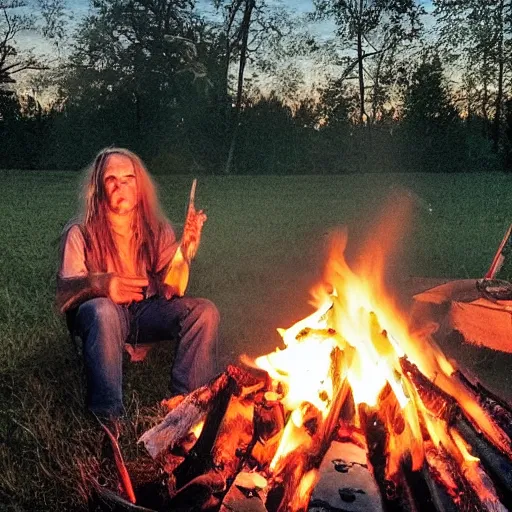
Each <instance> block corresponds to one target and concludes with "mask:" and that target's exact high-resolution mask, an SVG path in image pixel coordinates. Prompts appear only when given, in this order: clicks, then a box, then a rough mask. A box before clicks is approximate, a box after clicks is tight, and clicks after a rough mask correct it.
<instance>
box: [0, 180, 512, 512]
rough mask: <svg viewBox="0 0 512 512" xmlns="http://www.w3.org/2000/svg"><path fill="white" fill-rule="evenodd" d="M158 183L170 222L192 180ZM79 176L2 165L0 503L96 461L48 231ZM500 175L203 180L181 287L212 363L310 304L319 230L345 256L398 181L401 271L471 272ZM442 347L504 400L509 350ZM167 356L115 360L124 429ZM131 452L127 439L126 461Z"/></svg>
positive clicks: (490, 225) (480, 269) (46, 503)
mask: <svg viewBox="0 0 512 512" xmlns="http://www.w3.org/2000/svg"><path fill="white" fill-rule="evenodd" d="M157 182H158V184H159V186H160V195H161V199H162V202H163V205H164V208H165V211H166V212H167V214H168V216H169V218H170V219H171V221H174V222H176V224H179V223H180V222H182V221H183V215H184V208H185V203H186V199H187V196H188V190H189V186H190V182H191V179H190V178H189V177H184V176H180V177H174V176H173V177H171V176H168V177H164V176H159V177H157ZM78 184H79V176H78V175H77V174H74V173H65V172H58V173H57V172H45V173H43V172H25V171H19V172H18V171H0V190H1V197H2V200H1V201H0V219H1V222H0V247H1V250H0V375H1V377H0V391H1V395H0V397H1V398H0V405H1V407H0V475H1V477H0V508H1V509H2V510H3V509H4V508H5V509H7V510H13V511H14V510H70V509H72V508H74V507H78V506H79V505H80V503H81V499H82V498H81V490H80V468H82V470H83V469H84V468H89V469H90V468H93V469H94V467H95V464H97V460H98V458H99V457H100V453H99V447H98V436H99V433H97V432H96V431H95V430H94V429H92V428H91V424H90V423H89V420H88V419H87V417H86V415H85V414H84V413H83V410H82V396H83V380H82V373H81V361H80V359H79V358H78V357H77V355H76V353H75V351H74V348H73V347H72V345H71V343H70V341H69V337H68V335H67V333H66V330H65V328H64V323H63V321H62V319H61V318H60V317H59V316H58V315H57V314H56V312H55V309H54V306H53V296H54V275H55V271H56V255H57V245H58V238H59V234H60V232H61V229H62V227H63V226H64V224H65V223H66V222H67V220H68V219H69V218H70V217H72V216H73V215H74V213H75V212H76V211H77V208H78V204H77V199H76V197H77V191H78ZM510 185H512V177H511V176H506V175H502V174H485V175H483V174H461V175H450V174H439V175H422V174H409V175H389V174H372V175H347V176H298V177H275V176H274V177H201V178H200V179H199V184H198V189H197V194H196V202H197V205H198V206H200V207H203V208H204V209H205V210H206V212H207V214H208V216H209V219H208V222H207V224H206V226H205V228H204V232H203V241H202V245H201V248H200V251H199V254H198V257H197V260H196V262H195V263H194V267H193V273H192V279H191V283H190V288H189V294H191V295H197V296H205V297H208V298H210V299H212V300H213V301H214V302H215V303H216V304H217V305H218V307H219V309H220V312H221V315H222V327H221V340H222V346H221V362H222V364H225V363H227V362H231V361H233V362H236V361H237V358H238V356H239V355H240V354H242V353H248V354H250V355H258V354H262V353H265V352H268V351H271V350H273V349H274V347H275V346H276V345H278V344H279V339H278V336H277V334H276V332H275V329H276V327H287V326H289V325H290V324H291V323H292V322H294V321H295V320H298V319H299V318H302V317H304V316H305V315H306V314H307V313H309V312H311V307H310V306H309V305H308V299H309V296H308V290H309V288H310V286H311V285H312V284H314V282H315V281H316V280H317V279H318V277H319V275H320V272H321V265H322V261H323V257H324V252H323V250H324V247H325V241H326V237H327V234H328V233H329V232H330V231H331V230H332V229H333V228H335V227H336V226H339V225H347V226H348V227H349V253H350V250H351V248H353V247H356V246H357V244H358V243H359V241H360V240H362V239H363V238H364V236H366V235H368V234H371V229H372V222H371V219H372V217H373V215H374V213H375V212H376V211H377V210H378V207H379V205H380V204H382V202H383V200H384V199H385V198H386V197H387V196H388V195H389V193H390V191H391V190H396V188H397V187H399V186H402V187H407V189H408V190H410V191H411V192H412V193H414V194H415V197H416V205H417V206H416V210H415V216H414V219H413V222H412V227H411V229H410V230H409V231H408V233H407V236H406V239H405V251H404V259H403V261H402V263H401V270H402V273H403V275H404V276H408V275H417V276H439V277H444V276H446V277H453V278H465V277H480V276H482V275H483V274H484V272H485V270H486V268H487V267H488V265H489V263H490V261H491V259H492V256H493V253H494V250H495V248H496V246H497V244H498V243H499V241H500V239H501V237H502V236H503V233H504V231H505V229H506V228H507V226H508V225H509V224H510V222H511V221H512V215H511V212H512V194H511V193H510V188H509V186H510ZM447 350H448V351H449V352H450V355H453V356H455V357H457V359H459V360H460V361H461V362H462V363H463V364H465V365H467V366H469V367H470V369H471V370H473V371H474V372H476V373H477V374H479V375H481V376H482V379H483V380H484V382H486V383H487V384H488V385H489V386H490V387H491V388H492V389H494V390H496V391H497V392H498V393H500V394H501V395H502V396H506V397H507V398H508V399H510V398H511V397H512V391H510V388H511V386H510V383H511V379H510V377H509V374H510V370H511V369H512V357H510V356H506V355H502V354H494V353H490V351H486V350H482V349H476V348H473V347H469V346H463V347H458V346H456V347H454V346H450V347H447ZM169 363H170V359H169V357H164V356H162V357H161V356H160V355H159V352H158V351H157V353H156V355H155V354H152V353H151V354H150V357H149V360H147V361H146V362H144V363H142V364H138V365H129V367H128V368H127V372H126V379H125V401H126V404H127V407H128V412H129V415H130V416H131V418H132V420H133V422H134V432H133V439H134V438H135V435H136V433H137V429H139V430H140V428H141V427H142V426H143V425H144V422H145V421H148V418H149V417H150V416H151V414H152V411H154V408H155V405H156V403H157V402H158V401H159V400H160V399H161V398H164V397H165V394H166V392H167V384H168V378H169V372H168V365H169ZM139 433H140V431H139ZM126 442H128V441H126ZM133 444H134V443H133ZM130 450H132V451H130ZM137 450H140V448H136V447H133V446H132V447H131V448H128V452H127V453H128V458H130V457H131V458H134V457H136V456H138V455H140V454H139V452H137Z"/></svg>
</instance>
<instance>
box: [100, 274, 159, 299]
mask: <svg viewBox="0 0 512 512" xmlns="http://www.w3.org/2000/svg"><path fill="white" fill-rule="evenodd" d="M148 284H149V281H148V280H147V279H145V278H139V277H123V276H113V277H112V279H111V280H110V285H109V289H108V294H109V297H110V298H111V299H112V301H113V302H115V303H116V304H129V303H130V302H139V301H141V300H142V299H144V288H145V287H146V286H148Z"/></svg>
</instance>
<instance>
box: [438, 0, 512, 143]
mask: <svg viewBox="0 0 512 512" xmlns="http://www.w3.org/2000/svg"><path fill="white" fill-rule="evenodd" d="M433 4H434V5H435V11H434V15H435V16H436V17H437V19H438V24H439V41H440V45H441V47H442V48H443V49H444V50H445V51H446V52H447V54H448V57H449V58H451V59H452V61H453V62H454V63H455V64H457V65H458V66H459V69H460V70H461V72H462V76H463V86H464V88H465V95H466V100H467V101H466V104H467V110H468V112H472V113H477V114H478V115H480V116H482V117H483V118H484V120H486V121H488V125H489V127H490V130H489V131H490V134H491V137H492V140H493V143H494V147H495V149H496V150H497V149H498V148H499V144H500V136H501V132H502V127H503V122H504V115H503V104H504V101H505V97H504V90H505V84H506V83H507V81H509V80H510V79H511V78H512V65H511V57H512V53H511V52H512V0H493V1H485V2H482V1H481V0H457V1H454V0H433ZM470 103H471V104H470Z"/></svg>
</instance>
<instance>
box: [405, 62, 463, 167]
mask: <svg viewBox="0 0 512 512" xmlns="http://www.w3.org/2000/svg"><path fill="white" fill-rule="evenodd" d="M403 125H404V128H405V130H404V134H405V137H406V138H407V139H408V140H409V141H410V148H409V149H410V150H411V151H412V153H413V155H414V154H416V155H417V157H418V158H417V159H416V162H415V166H416V168H417V169H418V168H422V167H423V168H425V169H426V170H450V169H445V168H444V166H445V165H448V163H449V162H453V161H455V159H454V158H453V155H454V154H456V153H457V152H458V151H461V152H462V153H463V151H464V148H463V144H462V143H461V142H460V140H459V138H460V136H461V135H462V130H461V129H460V126H459V125H460V119H459V116H458V112H457V110H456V108H455V106H454V105H453V102H452V97H451V93H450V90H449V88H448V85H447V83H446V79H445V77H444V71H443V66H442V63H441V58H440V57H439V55H437V54H434V55H429V54H428V53H427V54H426V55H424V56H423V59H422V62H421V63H420V64H419V66H418V67H417V69H416V70H415V71H414V73H413V74H412V77H411V80H410V83H409V86H408V88H407V89H406V92H405V97H404V101H403ZM461 163H462V162H459V164H461Z"/></svg>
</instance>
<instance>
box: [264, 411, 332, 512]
mask: <svg viewBox="0 0 512 512" xmlns="http://www.w3.org/2000/svg"><path fill="white" fill-rule="evenodd" d="M321 423H322V413H321V412H320V411H319V410H318V409H317V408H316V407H315V406H313V405H312V404H310V403H307V402H304V403H303V404H302V405H301V408H300V409H297V410H295V411H294V413H292V415H290V418H289V419H288V423H287V424H286V427H285V429H284V432H283V440H286V441H287V442H288V443H290V445H288V446H286V443H284V446H285V447H284V450H286V453H280V452H279V451H278V452H277V454H276V456H275V457H274V461H273V464H274V462H275V464H274V466H272V465H271V468H270V469H271V470H272V471H273V476H272V479H271V482H270V489H269V491H268V496H267V500H266V503H265V506H266V508H267V509H268V510H269V511H270V512H285V511H292V510H300V509H301V508H304V507H305V506H307V504H308V502H309V496H310V493H311V490H312V484H313V483H314V482H313V481H311V482H310V479H311V475H312V474H310V471H313V470H314V468H315V467H317V466H318V464H319V461H318V460H317V458H318V453H319V450H320V446H321V439H320V434H321V428H320V427H321ZM281 446H283V443H281ZM308 475H310V476H308ZM304 479H305V480H306V483H304V484H303V483H302V481H303V480H304ZM308 484H309V485H308Z"/></svg>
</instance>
